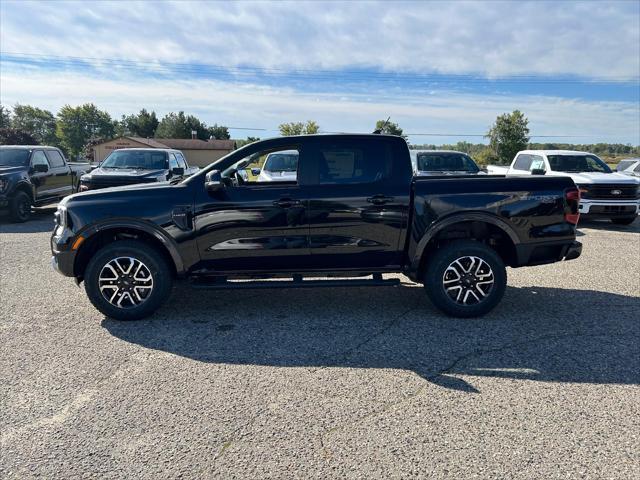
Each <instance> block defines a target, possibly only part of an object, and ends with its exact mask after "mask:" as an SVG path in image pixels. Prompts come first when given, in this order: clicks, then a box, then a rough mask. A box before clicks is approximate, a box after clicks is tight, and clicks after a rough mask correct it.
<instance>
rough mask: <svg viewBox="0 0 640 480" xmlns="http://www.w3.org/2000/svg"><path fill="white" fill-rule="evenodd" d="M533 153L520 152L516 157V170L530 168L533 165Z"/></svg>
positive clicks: (514, 165)
mask: <svg viewBox="0 0 640 480" xmlns="http://www.w3.org/2000/svg"><path fill="white" fill-rule="evenodd" d="M531 161H532V158H531V155H525V154H520V155H518V158H516V163H514V164H513V168H514V170H529V167H530V166H531Z"/></svg>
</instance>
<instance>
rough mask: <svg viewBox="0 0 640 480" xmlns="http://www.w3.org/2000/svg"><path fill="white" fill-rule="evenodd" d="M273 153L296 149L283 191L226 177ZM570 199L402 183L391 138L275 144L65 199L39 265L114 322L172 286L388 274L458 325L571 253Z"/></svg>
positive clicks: (573, 198) (546, 187)
mask: <svg viewBox="0 0 640 480" xmlns="http://www.w3.org/2000/svg"><path fill="white" fill-rule="evenodd" d="M285 150H287V151H291V150H295V151H297V152H298V155H299V161H298V172H297V176H296V178H295V179H294V180H292V181H288V182H248V181H247V180H246V179H245V178H243V176H242V175H240V173H239V172H238V170H237V168H236V167H235V166H237V165H243V164H244V161H245V160H246V161H249V162H250V161H253V160H255V159H256V158H264V157H265V156H266V155H268V154H270V153H274V152H278V151H285ZM578 202H579V192H578V190H577V188H576V186H575V184H574V183H573V181H572V180H571V179H569V178H565V177H530V176H529V177H519V178H518V177H511V178H505V177H504V176H489V175H485V176H468V175H462V176H444V177H435V176H432V177H414V175H413V172H412V166H411V161H410V157H409V150H408V147H407V144H406V142H405V141H404V140H403V139H402V138H400V137H395V136H386V135H309V136H299V137H283V138H275V139H271V140H265V141H261V142H257V143H252V144H250V145H247V146H245V147H243V148H241V149H239V150H236V151H235V152H233V153H230V154H229V155H227V156H226V157H223V158H222V159H220V160H218V161H216V162H214V163H213V164H211V165H209V166H208V167H207V168H205V169H203V170H201V171H200V172H199V173H197V174H195V175H193V176H192V177H190V178H187V179H186V180H183V181H181V182H173V183H165V184H149V185H139V186H136V188H130V187H118V188H113V189H109V190H97V191H95V192H93V191H89V192H84V193H80V194H76V195H72V196H70V197H67V198H66V199H65V200H64V201H63V202H62V203H61V205H60V206H59V208H58V211H57V213H56V222H57V225H56V227H55V230H54V232H53V235H52V237H51V248H52V251H53V257H52V263H53V266H54V268H55V269H57V270H58V271H59V272H60V273H62V274H63V275H66V276H69V277H75V278H76V281H77V282H78V283H79V282H81V281H84V283H85V289H86V292H87V295H88V296H89V298H90V300H91V302H92V303H93V304H94V305H95V307H96V308H97V309H98V310H100V311H101V312H102V313H103V314H105V315H107V316H109V317H112V318H116V319H121V320H132V319H138V318H142V317H145V316H147V315H149V314H151V313H152V312H154V311H155V310H156V309H157V308H159V307H160V305H161V304H162V303H163V302H164V301H165V300H166V299H167V298H168V297H169V294H170V290H171V286H172V282H173V279H174V278H182V277H186V278H187V279H188V280H189V281H190V282H191V283H192V285H193V286H194V287H197V288H211V289H223V288H274V287H279V286H286V287H310V286H313V287H316V286H335V285H338V286H348V285H359V286H362V285H374V286H375V285H380V286H382V285H395V284H397V283H398V280H397V279H395V278H391V279H389V278H387V279H385V278H383V277H382V274H384V273H392V272H401V273H404V274H405V275H407V276H408V277H409V278H411V279H412V280H414V281H417V282H421V283H424V285H425V288H426V293H427V295H428V296H429V298H430V299H431V300H432V302H433V303H434V304H435V305H436V306H437V307H439V308H440V309H441V310H443V311H444V312H445V313H447V314H449V315H453V316H460V317H470V316H478V315H482V314H484V313H486V312H488V311H489V310H491V309H492V308H493V307H494V306H495V305H496V304H497V303H498V302H499V301H500V299H501V298H502V296H503V294H504V292H505V287H506V282H507V277H506V270H505V265H509V266H512V267H522V266H526V265H538V264H543V263H550V262H556V261H560V260H562V259H565V260H570V259H573V258H576V257H578V256H579V255H580V252H581V244H580V243H579V242H576V241H575V237H576V223H577V221H578V217H579V214H578ZM327 277H330V278H327ZM340 277H342V278H340ZM319 278H322V279H319ZM247 279H251V280H249V281H247ZM283 279H287V280H283Z"/></svg>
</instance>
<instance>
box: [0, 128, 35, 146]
mask: <svg viewBox="0 0 640 480" xmlns="http://www.w3.org/2000/svg"><path fill="white" fill-rule="evenodd" d="M0 145H38V141H37V140H36V139H35V138H33V137H32V136H31V135H30V134H29V133H28V132H25V131H23V130H18V129H15V128H0Z"/></svg>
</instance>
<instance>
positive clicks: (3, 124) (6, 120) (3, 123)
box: [0, 105, 11, 128]
mask: <svg viewBox="0 0 640 480" xmlns="http://www.w3.org/2000/svg"><path fill="white" fill-rule="evenodd" d="M10 126H11V112H10V111H9V109H8V108H7V107H3V106H2V105H0V128H9V127H10Z"/></svg>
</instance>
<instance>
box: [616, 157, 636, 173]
mask: <svg viewBox="0 0 640 480" xmlns="http://www.w3.org/2000/svg"><path fill="white" fill-rule="evenodd" d="M638 164H640V158H624V159H622V160H620V161H619V162H618V165H616V172H626V171H628V170H633V168H634V167H637V166H638Z"/></svg>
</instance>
